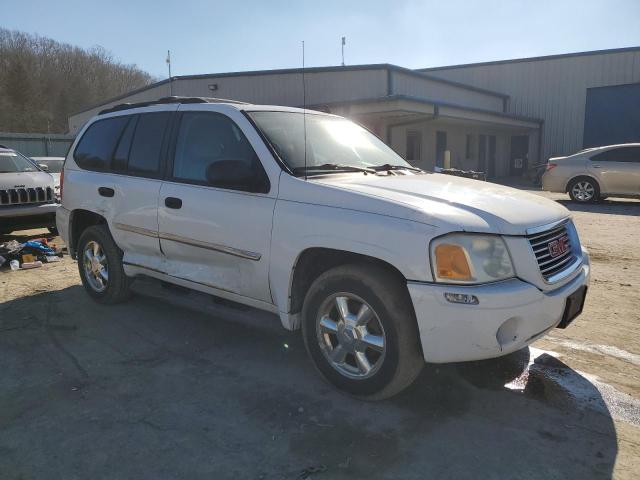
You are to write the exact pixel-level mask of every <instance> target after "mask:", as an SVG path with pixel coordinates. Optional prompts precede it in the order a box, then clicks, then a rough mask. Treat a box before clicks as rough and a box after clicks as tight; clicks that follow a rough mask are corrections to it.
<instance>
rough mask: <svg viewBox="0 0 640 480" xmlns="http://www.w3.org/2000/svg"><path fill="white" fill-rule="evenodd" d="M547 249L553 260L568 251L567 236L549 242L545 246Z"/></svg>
mask: <svg viewBox="0 0 640 480" xmlns="http://www.w3.org/2000/svg"><path fill="white" fill-rule="evenodd" d="M547 248H548V249H549V255H551V258H555V257H557V256H558V255H562V254H563V253H565V252H566V251H567V250H569V237H568V236H567V235H565V236H563V237H560V238H558V239H557V240H554V241H553V242H549V244H548V245H547Z"/></svg>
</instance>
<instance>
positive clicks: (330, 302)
mask: <svg viewBox="0 0 640 480" xmlns="http://www.w3.org/2000/svg"><path fill="white" fill-rule="evenodd" d="M316 333H317V339H318V343H319V345H320V349H321V350H322V353H323V354H324V356H325V358H326V359H327V361H328V362H329V364H330V365H331V366H332V367H333V368H334V369H336V370H337V371H338V372H339V373H341V374H342V375H344V376H346V377H349V378H353V379H358V380H360V379H365V378H369V377H371V376H373V375H374V374H375V373H376V372H377V371H378V370H379V369H380V367H381V366H382V363H383V362H384V358H385V353H386V344H387V342H386V335H385V331H384V328H383V327H382V323H381V322H380V319H379V318H378V315H377V314H376V312H375V311H374V310H373V308H372V307H371V306H370V305H369V304H368V303H367V302H365V301H364V300H363V299H361V298H360V297H358V296H356V295H354V294H352V293H336V294H333V295H331V296H329V297H328V298H327V299H326V300H325V301H324V302H323V303H322V305H321V306H320V310H319V313H318V317H317V320H316Z"/></svg>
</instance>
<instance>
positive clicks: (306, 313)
mask: <svg viewBox="0 0 640 480" xmlns="http://www.w3.org/2000/svg"><path fill="white" fill-rule="evenodd" d="M302 332H303V336H304V341H305V345H306V347H307V351H308V352H309V355H310V356H311V358H312V360H313V361H314V363H315V366H316V368H317V369H318V370H319V372H320V373H321V374H322V376H323V377H325V378H326V379H327V380H328V381H329V382H330V383H331V384H333V385H334V386H335V387H337V388H338V389H340V390H342V391H344V392H346V393H349V394H351V395H354V396H357V397H360V398H364V399H368V400H380V399H383V398H388V397H391V396H393V395H395V394H397V393H398V392H400V391H401V390H403V389H404V388H406V387H407V386H409V385H410V384H411V383H412V382H413V380H414V379H415V378H416V376H417V375H418V374H419V373H420V370H421V369H422V366H423V365H424V360H423V358H422V355H421V353H420V347H419V336H418V329H417V325H416V321H415V317H414V313H413V308H412V305H411V300H410V298H409V295H408V293H407V291H406V288H405V287H404V285H402V283H401V282H400V281H399V280H398V279H397V278H396V277H395V275H393V274H392V273H390V272H388V271H386V270H385V269H383V268H379V267H377V266H369V265H345V266H341V267H336V268H333V269H331V270H329V271H327V272H325V273H324V274H322V275H321V276H319V277H318V278H317V279H316V280H315V281H314V283H313V284H312V285H311V288H310V289H309V292H308V293H307V295H306V297H305V301H304V306H303V310H302Z"/></svg>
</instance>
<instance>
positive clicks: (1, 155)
mask: <svg viewBox="0 0 640 480" xmlns="http://www.w3.org/2000/svg"><path fill="white" fill-rule="evenodd" d="M37 171H38V169H37V168H36V166H35V165H34V164H33V162H31V161H30V160H29V159H27V157H24V156H23V155H20V154H19V153H18V152H0V173H18V172H37Z"/></svg>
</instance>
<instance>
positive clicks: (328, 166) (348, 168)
mask: <svg viewBox="0 0 640 480" xmlns="http://www.w3.org/2000/svg"><path fill="white" fill-rule="evenodd" d="M293 171H294V172H296V173H298V172H300V173H304V172H314V171H325V172H331V171H335V172H364V173H376V171H375V170H374V169H373V168H367V167H356V166H354V165H340V164H339V163H323V164H322V165H307V166H306V167H296V168H294V169H293Z"/></svg>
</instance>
